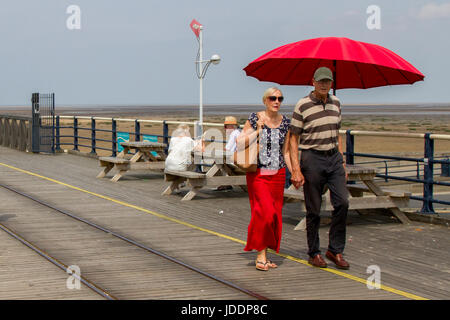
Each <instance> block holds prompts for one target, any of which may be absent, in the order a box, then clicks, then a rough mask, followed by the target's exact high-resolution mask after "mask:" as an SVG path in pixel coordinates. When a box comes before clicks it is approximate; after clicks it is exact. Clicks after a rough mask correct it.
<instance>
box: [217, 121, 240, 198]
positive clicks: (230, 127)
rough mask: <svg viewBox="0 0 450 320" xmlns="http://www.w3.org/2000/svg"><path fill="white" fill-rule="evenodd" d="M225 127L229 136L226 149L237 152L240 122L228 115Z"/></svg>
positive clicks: (218, 189) (227, 136)
mask: <svg viewBox="0 0 450 320" xmlns="http://www.w3.org/2000/svg"><path fill="white" fill-rule="evenodd" d="M223 125H224V128H225V136H226V138H227V144H226V145H225V147H224V150H225V151H230V152H235V151H236V139H237V137H238V136H239V134H240V133H241V131H240V130H239V129H238V127H239V126H238V123H237V120H236V118H235V117H232V116H228V117H225V122H224V123H223ZM231 189H233V187H232V186H219V187H218V188H217V189H216V191H222V190H231Z"/></svg>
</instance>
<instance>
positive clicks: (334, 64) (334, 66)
mask: <svg viewBox="0 0 450 320" xmlns="http://www.w3.org/2000/svg"><path fill="white" fill-rule="evenodd" d="M333 79H334V81H333V96H335V95H336V60H333Z"/></svg>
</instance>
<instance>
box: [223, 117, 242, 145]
mask: <svg viewBox="0 0 450 320" xmlns="http://www.w3.org/2000/svg"><path fill="white" fill-rule="evenodd" d="M223 125H224V129H225V134H226V137H227V138H228V141H227V144H226V146H225V150H226V151H231V152H235V151H236V139H237V137H238V136H239V134H240V133H241V131H240V130H239V129H238V124H237V120H236V118H235V117H232V116H228V117H225V121H224V123H223Z"/></svg>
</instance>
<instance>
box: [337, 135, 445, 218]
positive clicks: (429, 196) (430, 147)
mask: <svg viewBox="0 0 450 320" xmlns="http://www.w3.org/2000/svg"><path fill="white" fill-rule="evenodd" d="M339 133H340V134H345V135H346V152H345V155H346V162H347V163H348V164H355V157H364V158H376V159H383V160H384V161H386V160H398V161H410V162H415V163H416V164H417V167H418V169H417V171H418V173H417V176H416V177H415V178H412V177H405V176H394V175H391V174H388V172H387V169H386V172H385V174H377V175H376V176H377V177H380V178H383V179H386V180H387V179H393V180H401V181H407V182H415V183H421V184H423V196H422V197H417V196H411V197H410V198H411V199H413V200H419V201H422V203H423V206H422V209H421V212H422V213H434V212H435V211H434V208H433V203H439V204H443V205H447V206H448V205H450V201H444V200H439V199H436V198H434V196H433V187H434V186H435V185H440V186H446V187H449V186H450V183H449V182H446V181H436V180H435V179H434V176H435V173H434V165H435V164H441V175H443V176H448V167H449V166H450V161H449V159H448V157H445V158H443V159H442V160H439V159H438V157H436V158H435V156H434V155H435V150H434V141H435V140H450V135H443V134H430V133H424V134H421V133H395V132H389V133H385V132H374V131H357V130H347V131H345V130H340V132H339ZM355 136H379V137H390V138H396V137H397V138H398V137H402V138H420V139H423V140H424V155H423V157H421V158H411V157H399V156H392V155H381V154H370V153H359V152H355V140H354V137H355ZM449 151H450V150H449ZM419 164H421V165H422V166H423V179H420V172H419V170H420V165H419Z"/></svg>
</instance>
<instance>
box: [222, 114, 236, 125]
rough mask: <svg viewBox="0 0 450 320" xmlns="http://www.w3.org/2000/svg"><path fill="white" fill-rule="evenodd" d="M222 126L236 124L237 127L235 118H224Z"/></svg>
mask: <svg viewBox="0 0 450 320" xmlns="http://www.w3.org/2000/svg"><path fill="white" fill-rule="evenodd" d="M223 124H236V125H237V120H236V118H235V117H232V116H228V117H225V122H224V123H223Z"/></svg>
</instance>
